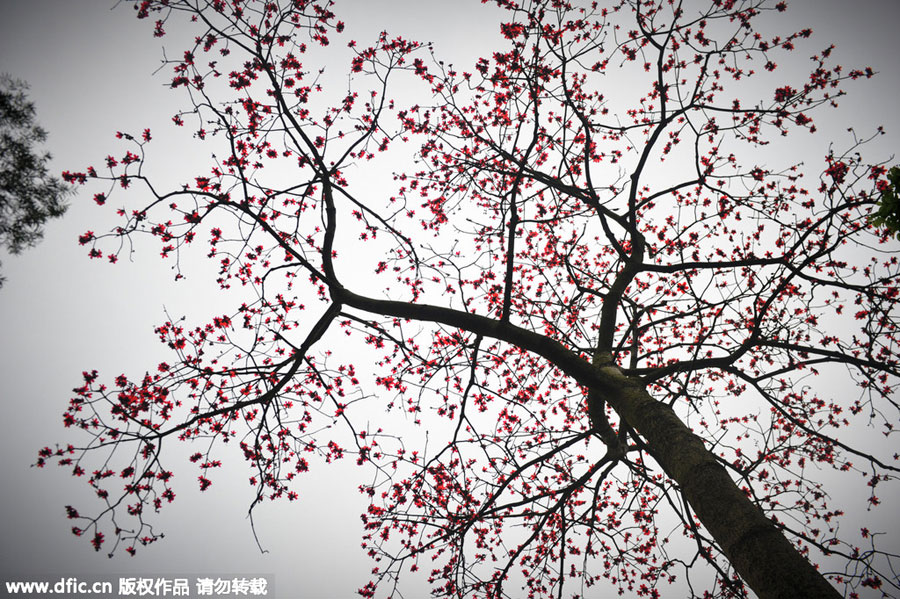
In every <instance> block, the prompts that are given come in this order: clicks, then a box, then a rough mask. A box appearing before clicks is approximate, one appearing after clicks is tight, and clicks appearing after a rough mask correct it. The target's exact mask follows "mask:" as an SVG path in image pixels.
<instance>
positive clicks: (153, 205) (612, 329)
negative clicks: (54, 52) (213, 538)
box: [38, 0, 900, 597]
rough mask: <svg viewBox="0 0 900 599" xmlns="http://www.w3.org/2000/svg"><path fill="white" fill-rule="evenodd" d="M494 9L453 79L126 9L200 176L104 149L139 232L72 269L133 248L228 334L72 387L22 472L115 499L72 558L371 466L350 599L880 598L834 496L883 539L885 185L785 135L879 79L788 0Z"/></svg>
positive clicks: (177, 14)
mask: <svg viewBox="0 0 900 599" xmlns="http://www.w3.org/2000/svg"><path fill="white" fill-rule="evenodd" d="M496 4H497V5H498V6H499V7H500V8H502V9H503V10H504V11H505V14H506V19H504V21H503V22H501V23H498V27H499V29H500V31H501V32H502V34H503V42H502V44H501V46H500V47H498V48H496V50H495V51H494V52H492V53H490V54H488V55H486V56H484V57H483V58H481V59H479V60H478V61H477V62H476V63H475V64H473V65H460V66H455V65H453V64H451V63H450V62H449V60H447V59H445V58H444V57H443V56H440V55H439V52H438V50H437V49H435V48H432V47H431V46H430V45H428V44H426V43H422V42H419V41H415V40H409V39H405V38H402V37H397V36H394V35H392V34H390V33H383V34H382V35H381V36H380V37H378V38H377V39H376V40H359V41H357V40H354V39H352V38H351V37H349V31H352V22H351V21H350V17H351V16H352V15H346V16H344V15H338V14H335V13H336V11H339V10H340V5H339V4H337V5H332V3H329V2H315V1H310V0H290V1H288V0H282V1H280V2H274V1H264V2H263V1H260V2H257V1H253V0H233V1H230V2H225V1H223V0H212V1H208V2H207V1H205V0H143V1H142V2H139V3H135V9H136V10H137V14H138V17H139V18H149V19H150V20H151V21H152V22H153V23H154V27H153V30H154V34H155V35H157V36H160V37H165V36H167V35H168V34H167V30H172V31H177V32H178V34H179V35H178V36H175V34H174V33H173V34H172V36H171V37H173V38H175V39H171V40H169V41H168V43H169V44H170V45H171V46H173V47H172V48H170V49H168V50H167V56H170V57H171V56H175V57H177V58H174V59H171V60H168V61H167V66H168V67H169V69H170V73H171V80H170V84H171V87H172V88H173V90H174V92H176V93H181V94H183V97H184V98H185V101H186V103H185V107H184V109H183V110H181V111H179V112H178V113H177V114H175V115H173V119H172V120H173V122H174V124H175V126H177V127H181V128H184V129H186V130H188V131H190V132H191V133H192V134H193V136H194V137H195V138H197V139H198V140H201V141H203V143H205V144H208V146H209V148H210V156H209V157H208V159H204V160H199V159H197V158H196V156H192V157H191V159H192V160H194V159H197V164H196V175H195V176H193V178H192V179H191V180H189V181H181V182H178V183H176V184H173V183H172V182H171V181H165V180H159V178H158V176H156V175H154V176H151V175H150V174H149V171H148V170H147V167H145V164H150V163H153V162H154V161H162V160H165V159H166V158H167V157H166V156H155V155H154V154H153V148H154V145H153V141H152V140H153V137H152V135H151V132H150V130H149V129H147V130H144V131H142V132H130V133H129V132H120V133H119V134H118V135H117V137H118V138H119V139H120V143H121V144H122V146H121V147H120V148H119V149H117V150H115V151H114V152H112V153H111V154H110V155H109V156H108V157H107V158H106V160H105V163H104V164H102V165H100V166H91V167H88V168H86V169H84V170H74V171H66V172H65V173H64V174H63V176H64V179H66V180H67V181H69V182H72V183H76V184H83V185H89V186H91V187H93V188H95V189H96V192H95V193H94V196H93V198H94V201H95V202H96V203H97V204H98V205H100V206H103V207H105V208H107V209H111V210H115V211H117V213H118V215H119V216H120V218H121V223H120V225H119V226H118V227H116V228H114V229H113V230H111V231H108V232H100V233H97V232H94V231H86V232H85V233H84V234H83V235H82V236H81V238H80V239H79V242H80V243H81V244H82V245H83V246H85V248H86V249H87V251H88V253H89V256H90V257H91V258H105V259H106V260H108V261H109V262H116V261H117V260H118V258H119V255H120V254H121V253H122V252H129V251H132V250H133V249H134V248H137V249H140V248H143V247H145V246H146V244H147V241H142V240H141V238H146V237H149V238H151V239H153V240H155V241H156V242H158V243H159V246H158V247H159V253H160V256H161V258H162V259H164V260H167V261H169V262H171V263H172V265H173V268H174V269H175V272H176V277H177V278H178V279H180V280H182V284H184V285H190V286H192V287H191V289H194V287H193V286H194V285H198V284H200V283H198V282H197V279H200V280H202V278H203V276H206V275H207V274H209V273H212V274H210V275H209V279H210V281H209V282H210V283H211V284H213V285H214V287H215V288H216V289H217V290H218V291H219V292H220V293H221V296H222V298H223V299H224V300H227V301H228V302H233V308H232V309H230V310H228V311H225V312H222V313H218V312H217V313H211V314H210V315H209V317H208V319H207V320H206V321H204V322H197V323H187V322H185V321H183V320H179V319H176V318H170V319H168V320H166V321H165V322H162V323H161V324H159V325H158V326H157V327H156V334H157V335H158V337H159V339H160V341H161V342H162V343H163V344H164V345H165V346H167V347H168V351H169V352H170V358H169V359H167V360H165V361H163V362H161V363H158V364H154V365H152V366H150V365H148V368H147V372H146V373H145V374H143V375H137V376H132V375H125V374H122V375H119V376H114V378H111V379H109V380H105V379H103V378H102V377H101V375H100V373H98V372H97V371H95V370H86V371H85V373H84V377H83V381H82V382H81V384H80V386H79V387H78V388H76V389H75V391H74V395H73V397H72V398H71V399H70V401H69V404H68V408H67V410H66V412H65V414H64V422H65V424H66V426H69V427H72V428H74V429H76V430H77V431H78V433H79V435H80V436H78V437H77V438H78V439H80V441H75V440H67V441H66V442H64V443H62V444H60V445H57V446H56V447H55V448H54V447H51V446H47V447H45V448H44V449H42V450H41V452H40V456H39V461H38V464H39V465H45V464H47V463H50V462H56V463H58V464H60V465H62V466H65V467H68V468H71V470H72V473H73V474H74V475H75V476H78V477H83V478H84V479H85V480H86V481H87V482H88V484H89V485H90V486H91V487H92V488H93V489H94V491H95V492H96V494H97V496H98V498H99V501H100V508H99V509H95V510H90V511H85V512H84V513H82V510H80V509H77V508H76V507H73V506H68V507H67V511H68V515H69V517H70V518H71V519H72V520H73V525H74V527H73V532H74V533H75V534H77V535H84V536H86V537H87V538H88V539H89V540H90V543H91V544H92V546H93V547H94V549H96V550H97V551H100V550H104V551H107V552H109V553H110V554H113V553H115V552H117V551H122V550H124V551H126V552H128V553H131V554H134V553H136V552H137V550H138V549H139V548H140V547H141V546H144V545H148V544H151V543H154V542H155V541H157V540H158V539H159V538H160V534H159V533H158V532H157V530H158V527H157V525H156V524H154V522H153V519H154V518H156V515H155V513H156V512H164V511H165V510H164V508H165V506H166V505H167V504H168V503H170V502H172V501H174V500H175V499H176V488H177V487H176V483H177V481H180V480H181V479H182V478H185V479H188V480H189V481H191V482H193V483H194V484H199V486H200V489H201V490H204V491H205V490H211V491H214V490H215V488H216V486H215V481H216V472H217V470H218V469H220V468H221V466H222V463H223V460H228V459H229V458H230V459H232V460H241V459H243V460H244V461H245V462H246V465H247V467H248V469H249V481H250V488H251V493H250V495H249V497H248V501H250V503H251V505H254V506H255V505H257V504H258V503H259V502H262V501H268V500H273V499H279V498H284V499H288V500H291V499H295V498H297V496H298V493H300V492H302V489H303V478H304V473H305V472H307V471H308V470H309V469H311V468H327V463H330V462H333V461H336V460H354V461H355V462H356V463H357V464H358V465H359V466H360V484H359V491H360V492H361V493H362V494H363V495H364V496H365V497H367V498H368V500H369V506H368V509H367V510H366V512H365V513H364V514H363V515H362V518H363V531H362V535H363V537H362V543H363V548H364V550H365V551H366V552H367V553H368V554H369V556H371V558H372V559H373V560H374V562H375V563H374V564H373V565H374V569H373V570H372V576H371V579H370V580H366V581H361V582H360V590H359V592H360V594H361V595H362V596H364V597H375V596H391V595H392V594H396V593H397V592H398V589H402V581H403V576H414V575H415V573H416V572H417V571H420V570H421V571H422V572H423V574H424V576H425V577H426V578H427V580H428V582H429V583H430V584H431V586H432V590H433V592H434V594H435V595H438V596H455V597H521V596H525V595H527V596H529V597H551V596H552V597H573V596H574V597H581V596H593V595H594V594H596V593H597V590H596V589H595V588H593V587H595V585H598V586H600V587H601V588H602V589H610V588H611V589H614V590H616V591H618V592H621V593H627V594H629V595H636V596H642V597H643V596H647V597H658V596H661V595H663V594H666V592H667V590H668V589H673V588H678V589H679V590H678V591H677V593H678V594H679V596H683V595H684V593H685V592H687V593H690V595H691V596H695V597H745V596H747V595H748V592H749V590H748V587H749V589H752V590H753V592H755V593H756V594H757V596H759V597H827V596H840V595H841V594H842V593H843V594H849V595H853V594H856V593H859V592H861V591H863V590H865V589H867V588H868V589H875V590H879V591H884V592H893V591H896V590H897V589H898V588H900V586H898V585H900V581H898V579H897V577H896V575H895V574H893V572H894V571H895V569H894V565H893V564H892V560H893V558H894V557H895V556H893V555H892V554H891V553H890V551H889V550H888V549H883V548H882V546H881V545H879V543H878V542H877V541H878V540H879V538H880V537H881V536H882V535H880V534H879V533H880V531H876V530H869V529H868V528H864V529H862V530H858V529H857V530H848V529H847V528H846V527H844V528H842V527H841V526H840V522H841V521H842V516H843V510H842V507H841V506H839V505H834V501H833V500H832V496H831V493H832V491H833V489H835V488H837V487H836V486H852V487H853V488H856V489H859V490H860V491H859V492H860V493H865V494H866V496H867V497H868V498H869V504H870V506H871V508H872V510H874V511H875V512H877V511H878V510H879V504H880V502H881V501H880V499H879V495H878V494H879V493H881V492H882V489H885V487H887V486H890V485H895V484H896V481H897V474H898V470H900V468H898V465H897V459H898V457H897V454H896V453H893V452H892V451H891V450H890V448H889V447H887V446H886V445H885V444H882V443H880V442H879V441H878V439H879V437H881V435H882V434H883V435H884V436H885V437H886V438H888V439H890V435H891V434H892V432H893V428H894V425H895V423H896V421H897V416H898V414H897V410H898V404H897V402H896V399H895V398H894V393H895V391H896V387H897V383H898V375H900V365H898V360H897V348H898V346H897V341H898V332H897V302H898V271H900V267H898V261H897V258H896V250H895V247H894V246H893V245H891V244H892V232H891V231H890V229H889V228H888V227H880V225H878V224H877V223H873V222H871V221H870V218H869V217H870V215H871V214H872V213H873V211H874V210H876V209H877V206H878V202H879V201H880V199H881V191H883V190H884V188H885V185H886V181H887V177H888V169H887V167H886V166H885V164H884V163H878V162H874V163H869V162H866V161H865V160H864V159H863V157H862V151H863V150H864V149H865V144H866V142H867V140H868V139H869V138H866V137H861V138H855V140H854V142H853V143H852V144H850V145H851V147H849V148H847V149H846V151H842V152H837V151H830V152H828V153H827V155H824V156H805V157H802V156H796V155H793V154H791V153H789V152H785V151H783V148H784V147H785V146H784V144H783V143H782V141H781V140H782V138H784V137H787V138H788V139H793V136H797V135H804V134H808V133H809V132H811V131H815V129H816V122H817V121H816V119H817V118H820V117H819V115H820V114H823V113H824V114H827V112H825V111H827V109H828V106H829V105H833V104H836V103H837V101H838V99H839V98H841V96H843V95H844V93H845V92H844V86H845V84H847V83H848V82H849V81H850V80H856V79H866V78H869V77H871V76H872V75H873V74H874V73H873V71H872V70H871V69H870V68H867V67H849V68H848V67H845V66H841V65H840V64H838V63H837V62H835V57H834V56H833V54H834V52H833V48H832V47H830V46H829V47H826V48H824V49H822V50H820V51H818V52H816V53H814V54H813V55H812V57H811V58H812V60H811V61H810V60H809V58H808V57H806V56H804V57H803V58H802V60H800V61H796V60H794V59H793V56H794V54H795V53H796V52H799V50H798V48H799V47H801V45H804V46H805V45H808V41H807V38H809V37H810V35H811V32H810V31H809V30H808V29H798V30H796V31H792V32H786V33H785V32H782V31H780V28H781V26H780V25H779V20H778V19H777V18H776V17H777V16H778V15H779V14H780V13H782V12H784V11H785V10H786V8H787V7H786V3H785V2H767V1H765V0H743V1H736V0H712V1H711V2H708V3H697V2H691V3H681V2H672V1H668V0H615V1H612V0H611V1H609V2H588V1H583V2H581V1H579V2H574V1H573V2H571V3H570V2H564V1H560V0H496ZM342 18H346V19H347V20H348V25H346V26H345V24H344V22H343V20H341V19H342ZM187 28H190V32H189V33H187V34H185V35H184V36H183V37H182V36H181V32H182V31H187ZM345 29H346V30H347V31H345ZM167 39H168V38H167ZM172 50H177V51H176V52H173V51H172ZM782 63H784V64H782ZM786 65H790V66H786ZM798 68H803V69H805V73H803V74H801V75H797V73H796V69H798ZM333 71H340V76H338V77H332V76H331V73H332V72H333ZM879 133H880V132H879V131H876V132H873V135H878V134H879ZM168 158H170V159H174V158H172V157H168ZM177 159H178V160H182V157H178V158H177ZM184 159H187V157H185V158H184ZM879 227H880V228H879ZM195 254H200V255H203V254H205V255H206V256H207V258H208V259H209V261H210V264H211V266H212V268H211V269H204V268H203V267H202V266H198V265H196V264H195V263H194V262H193V261H190V260H188V256H191V255H195ZM870 431H871V432H870ZM872 432H877V433H878V434H872ZM75 437H76V435H75V433H73V439H74V438H75ZM175 440H180V441H184V442H187V443H193V444H194V447H196V451H195V452H194V453H193V454H192V455H191V457H190V459H189V462H190V463H188V464H179V465H177V466H172V465H171V461H172V459H173V457H172V455H170V453H169V450H165V451H164V448H167V447H168V446H169V445H170V443H171V442H172V441H175ZM82 509H84V508H82ZM159 519H160V521H162V522H164V521H165V518H164V516H159ZM683 581H687V582H686V587H685V586H680V587H672V586H670V583H677V584H682V585H684V584H685V583H684V582H683ZM685 588H686V589H687V591H685V590H684V589H685ZM603 592H606V591H601V594H602V593H603Z"/></svg>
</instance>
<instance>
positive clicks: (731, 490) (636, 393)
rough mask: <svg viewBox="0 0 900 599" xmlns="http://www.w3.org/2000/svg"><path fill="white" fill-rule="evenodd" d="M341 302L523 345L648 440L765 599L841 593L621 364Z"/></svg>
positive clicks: (416, 308)
mask: <svg viewBox="0 0 900 599" xmlns="http://www.w3.org/2000/svg"><path fill="white" fill-rule="evenodd" d="M331 292H332V297H333V299H334V300H335V301H338V302H341V303H344V304H345V305H347V306H351V307H354V308H357V309H360V310H364V311H367V312H371V313H375V314H381V315H385V316H395V317H399V318H409V319H415V320H420V321H430V322H439V323H442V324H445V325H449V326H453V327H458V328H460V329H463V330H467V331H470V332H472V333H476V334H479V335H483V336H486V337H493V338H495V339H499V340H502V341H505V342H507V343H511V344H514V345H517V346H518V347H520V348H522V349H525V350H527V351H531V352H534V353H536V354H538V355H541V356H543V357H544V358H546V359H547V360H549V361H550V362H551V363H553V364H554V365H556V366H557V367H558V368H559V369H560V370H562V371H564V372H565V373H567V374H568V375H570V376H572V377H573V378H574V379H575V380H577V381H578V382H579V383H580V384H581V385H584V386H585V387H587V388H588V389H590V390H591V393H599V394H602V397H603V398H604V399H605V400H606V402H607V403H608V404H609V406H610V407H612V408H613V409H614V410H615V411H616V412H617V413H618V414H619V415H620V416H621V417H622V418H623V419H624V421H625V422H626V423H627V424H628V425H629V426H631V427H632V428H634V430H636V431H637V432H638V433H639V434H640V435H641V436H642V437H643V438H644V439H645V440H646V442H647V446H648V447H649V448H650V451H651V453H652V455H653V457H654V459H656V461H657V462H659V464H660V465H661V466H662V467H663V469H664V470H665V471H666V474H668V476H669V477H670V478H672V479H673V480H674V481H675V482H677V483H678V485H679V486H680V488H681V492H682V493H683V494H684V497H685V499H687V501H688V503H689V504H690V506H691V507H692V508H693V510H694V512H695V513H696V514H697V517H698V518H699V519H700V522H702V523H703V526H704V527H706V529H707V531H709V533H710V534H711V535H712V536H713V538H714V539H715V540H716V541H717V542H718V544H719V546H720V547H721V548H722V551H723V552H724V553H725V556H726V557H727V558H728V560H729V561H730V562H731V564H732V566H734V568H735V570H736V571H737V572H738V574H740V576H741V577H742V578H743V579H744V581H745V582H746V583H747V584H748V585H749V586H750V588H751V589H753V591H754V592H755V593H756V594H757V595H758V596H759V597H760V599H807V598H808V599H827V598H829V597H833V598H839V597H841V595H840V594H839V593H838V592H837V590H836V589H835V588H834V587H833V586H831V584H829V582H828V581H827V580H826V579H825V578H824V577H823V576H822V575H821V574H820V573H819V572H818V570H816V568H815V567H813V565H812V564H810V563H809V561H808V560H807V559H806V558H805V557H803V556H802V555H801V554H800V552H799V551H797V549H796V548H795V547H794V546H793V545H792V544H791V543H790V541H788V540H787V538H786V537H785V536H784V535H783V534H782V533H781V531H780V530H779V529H778V527H777V526H776V525H775V524H774V523H773V522H772V521H771V520H769V519H768V518H767V517H766V515H765V514H764V513H763V512H762V511H761V510H760V509H759V508H757V507H756V505H754V504H753V502H751V501H750V499H749V498H748V497H747V496H746V495H745V494H744V493H743V491H741V490H740V489H739V488H738V486H737V485H736V484H735V482H734V481H733V480H732V479H731V477H730V476H729V475H728V472H727V471H726V470H725V468H724V467H723V466H722V465H721V464H719V462H718V461H717V460H716V458H715V456H713V455H712V454H711V453H710V452H709V450H707V449H706V446H705V445H704V444H703V441H702V440H701V439H700V437H698V436H697V435H695V434H694V433H693V432H691V430H690V429H689V428H688V427H687V426H685V424H684V423H683V422H682V421H681V419H680V418H678V416H677V415H676V414H675V412H674V411H673V410H672V409H671V408H669V407H668V406H666V405H664V404H661V403H660V402H658V401H656V400H655V399H653V397H651V396H650V394H649V393H648V392H647V390H646V389H645V388H644V385H643V384H642V383H641V382H640V381H639V380H637V379H633V378H629V377H627V376H625V375H624V374H623V373H622V371H621V370H620V369H619V368H618V367H615V366H602V365H600V366H595V365H593V364H592V363H591V362H589V361H587V360H585V359H583V358H582V357H581V356H578V355H576V354H574V353H573V352H572V351H571V350H569V349H568V348H566V347H565V346H563V345H562V344H560V343H558V342H557V341H555V340H553V339H550V338H548V337H545V336H543V335H540V334H538V333H535V332H533V331H529V330H527V329H523V328H521V327H517V326H515V325H513V324H510V323H509V322H503V321H498V320H494V319H491V318H487V317H485V316H480V315H476V314H470V313H467V312H460V311H458V310H453V309H450V308H443V307H440V306H430V305H422V304H410V303H406V302H397V301H389V300H379V299H374V298H369V297H364V296H361V295H357V294H355V293H353V292H351V291H348V290H347V289H346V288H343V287H341V286H339V285H333V286H332V287H331Z"/></svg>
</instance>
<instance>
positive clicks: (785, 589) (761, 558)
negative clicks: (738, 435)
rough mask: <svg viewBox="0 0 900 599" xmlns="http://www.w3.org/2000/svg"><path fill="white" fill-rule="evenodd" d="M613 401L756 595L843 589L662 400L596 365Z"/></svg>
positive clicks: (788, 596)
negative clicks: (830, 580) (791, 539)
mask: <svg viewBox="0 0 900 599" xmlns="http://www.w3.org/2000/svg"><path fill="white" fill-rule="evenodd" d="M601 370H602V373H601V374H602V375H603V377H604V378H605V379H607V380H609V381H610V383H612V384H611V385H609V386H606V385H605V387H606V389H607V390H608V389H609V388H610V387H612V388H613V389H614V392H613V393H612V394H611V396H610V395H607V401H608V402H609V404H610V406H612V407H613V409H615V410H616V412H618V413H619V415H620V416H622V418H624V420H625V421H626V422H627V423H628V424H629V425H631V426H632V427H634V429H635V430H636V431H638V432H639V433H640V434H641V436H643V437H644V439H645V440H646V441H647V445H648V446H649V447H650V448H651V450H652V451H651V453H652V455H653V457H654V459H655V460H656V461H657V462H659V464H660V465H661V466H662V467H663V469H664V470H665V471H666V473H667V474H668V475H669V477H671V478H672V479H673V480H675V481H676V482H677V483H678V484H679V486H680V487H681V492H682V493H683V494H684V497H685V498H686V499H687V501H688V503H689V504H690V505H691V507H692V508H693V509H694V511H695V512H696V514H697V517H698V518H699V519H700V521H701V522H702V523H703V526H705V527H706V529H707V530H708V531H709V533H710V534H711V535H712V536H713V538H715V539H716V541H717V542H718V543H719V545H720V546H721V548H722V551H723V552H724V553H725V556H726V557H727V558H728V561H730V562H731V565H732V566H734V569H735V570H737V572H738V573H739V574H740V575H741V577H742V578H743V579H744V581H745V582H746V583H747V584H748V585H750V588H751V589H753V591H754V592H756V594H757V595H758V596H759V597H760V599H770V598H771V599H776V598H777V599H800V598H807V597H808V598H809V599H824V598H828V597H835V598H838V597H841V595H840V593H838V592H837V590H836V589H835V588H834V587H833V586H831V584H829V583H828V581H827V580H826V579H825V578H824V577H823V576H822V575H821V574H820V573H819V572H818V570H816V568H814V567H813V565H812V564H810V563H809V561H808V560H807V559H806V558H804V557H803V556H802V555H801V554H800V552H799V551H797V549H796V548H795V547H794V546H793V545H792V544H791V543H790V542H789V541H788V540H787V538H785V536H784V535H783V534H782V533H781V531H780V530H779V529H778V528H777V527H776V526H775V525H774V523H773V522H772V521H771V520H769V519H768V518H767V517H766V516H765V514H763V512H762V511H761V510H760V509H759V508H757V507H756V505H754V504H753V503H752V502H751V501H750V500H749V498H748V497H747V496H746V495H745V494H744V493H743V491H741V490H740V489H739V488H738V486H737V485H736V484H735V483H734V481H733V480H732V479H731V477H730V476H729V475H728V472H727V471H726V470H725V468H724V467H723V466H722V465H721V464H720V463H719V462H718V461H717V460H716V458H715V457H714V456H713V455H712V454H711V453H710V452H709V450H707V449H706V447H705V446H704V444H703V441H701V440H700V438H699V437H698V436H697V435H695V434H694V433H692V432H691V430H690V429H689V428H688V427H687V426H685V424H684V423H683V422H682V421H681V419H680V418H678V416H677V415H676V414H675V412H674V411H672V409H671V408H669V407H668V406H666V405H665V404H661V403H659V402H658V401H656V400H654V399H653V398H652V397H651V396H650V395H649V393H647V391H646V390H645V389H644V388H643V387H642V386H640V385H636V384H635V383H634V382H633V381H631V380H629V379H628V378H627V377H626V376H625V375H624V374H622V372H621V371H620V370H619V369H618V368H616V367H610V366H607V367H604V368H602V369H601Z"/></svg>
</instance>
